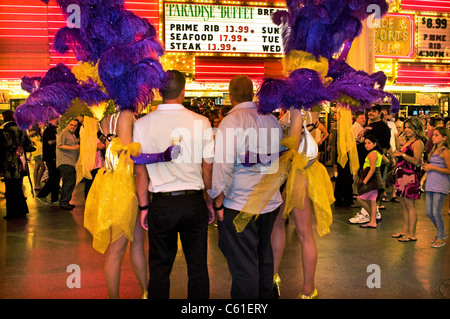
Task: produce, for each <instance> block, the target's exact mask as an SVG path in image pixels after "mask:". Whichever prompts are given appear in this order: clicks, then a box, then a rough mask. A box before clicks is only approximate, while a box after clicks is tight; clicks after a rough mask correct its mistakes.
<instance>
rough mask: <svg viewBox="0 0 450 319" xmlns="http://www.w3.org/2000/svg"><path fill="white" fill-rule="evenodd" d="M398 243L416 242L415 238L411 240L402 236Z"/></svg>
mask: <svg viewBox="0 0 450 319" xmlns="http://www.w3.org/2000/svg"><path fill="white" fill-rule="evenodd" d="M398 241H399V242H402V243H408V242H410V241H417V238H413V237H409V236H406V235H405V236H402V238H400V239H399V240H398Z"/></svg>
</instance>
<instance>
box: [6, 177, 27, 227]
mask: <svg viewBox="0 0 450 319" xmlns="http://www.w3.org/2000/svg"><path fill="white" fill-rule="evenodd" d="M4 181H5V199H6V216H5V218H6V219H15V218H22V217H25V216H26V214H28V205H27V200H26V199H25V196H24V194H23V190H22V183H23V178H5V179H4Z"/></svg>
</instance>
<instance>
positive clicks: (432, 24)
mask: <svg viewBox="0 0 450 319" xmlns="http://www.w3.org/2000/svg"><path fill="white" fill-rule="evenodd" d="M417 23H418V27H417V29H418V34H417V35H418V37H417V38H418V43H417V49H418V50H417V57H418V58H419V59H420V58H422V59H424V58H428V59H430V58H432V59H450V19H447V18H442V17H435V16H434V17H430V16H417Z"/></svg>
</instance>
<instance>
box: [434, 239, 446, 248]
mask: <svg viewBox="0 0 450 319" xmlns="http://www.w3.org/2000/svg"><path fill="white" fill-rule="evenodd" d="M443 246H445V241H444V240H442V239H436V240H435V241H434V242H433V243H432V244H431V247H433V248H439V247H443Z"/></svg>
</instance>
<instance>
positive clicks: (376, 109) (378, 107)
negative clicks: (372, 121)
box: [370, 104, 383, 113]
mask: <svg viewBox="0 0 450 319" xmlns="http://www.w3.org/2000/svg"><path fill="white" fill-rule="evenodd" d="M382 109H383V107H382V106H381V105H380V104H374V105H372V106H371V107H370V110H374V111H378V113H381V110H382Z"/></svg>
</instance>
